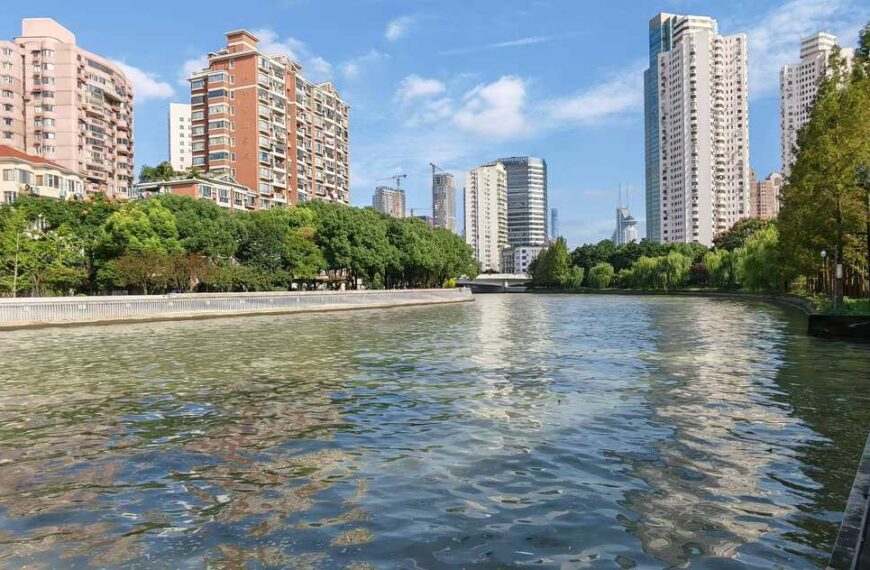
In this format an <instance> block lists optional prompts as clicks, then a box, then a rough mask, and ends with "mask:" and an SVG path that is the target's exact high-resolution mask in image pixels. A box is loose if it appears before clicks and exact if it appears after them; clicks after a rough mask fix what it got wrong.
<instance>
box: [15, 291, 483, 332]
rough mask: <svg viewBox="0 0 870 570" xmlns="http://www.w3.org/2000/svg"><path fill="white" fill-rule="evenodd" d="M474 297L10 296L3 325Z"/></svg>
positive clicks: (388, 293) (368, 293) (446, 294)
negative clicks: (13, 297)
mask: <svg viewBox="0 0 870 570" xmlns="http://www.w3.org/2000/svg"><path fill="white" fill-rule="evenodd" d="M469 300H471V291H470V290H469V289H394V290H377V291H302V292H281V293H190V294H170V295H125V296H112V297H38V298H16V299H11V298H5V299H0V328H15V327H22V326H37V325H51V324H72V323H94V322H105V321H123V320H137V319H142V320H147V319H156V320H158V319H173V318H190V317H199V316H220V315H233V314H257V313H269V312H295V311H316V310H334V309H352V308H366V307H388V306H401V305H416V304H430V303H451V302H458V301H469Z"/></svg>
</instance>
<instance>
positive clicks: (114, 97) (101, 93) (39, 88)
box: [0, 18, 134, 198]
mask: <svg viewBox="0 0 870 570" xmlns="http://www.w3.org/2000/svg"><path fill="white" fill-rule="evenodd" d="M0 144H3V145H8V146H10V147H12V148H14V149H18V150H20V151H22V152H25V153H27V154H30V155H35V156H39V157H43V158H45V159H48V160H51V161H52V162H55V163H57V164H59V165H61V166H63V167H65V168H68V169H70V170H72V171H74V172H77V173H78V174H79V175H80V176H81V177H82V179H83V180H84V183H85V190H86V192H87V193H91V194H92V193H97V192H102V193H104V194H107V195H108V196H110V197H118V198H126V197H128V196H129V195H130V191H131V187H132V184H133V179H134V173H133V89H132V85H131V83H130V82H129V81H128V80H127V78H126V76H125V75H124V73H123V71H121V69H120V68H119V67H118V66H117V65H115V64H113V63H112V62H111V61H109V60H107V59H105V58H103V57H100V56H98V55H96V54H93V53H91V52H89V51H86V50H84V49H82V48H80V47H78V46H77V45H76V38H75V35H74V34H73V33H72V32H70V31H69V30H67V29H66V28H64V27H63V26H61V25H60V24H58V23H57V22H55V21H54V20H52V19H51V18H25V19H24V20H22V22H21V35H20V36H18V37H16V38H14V39H13V40H12V41H4V40H0Z"/></svg>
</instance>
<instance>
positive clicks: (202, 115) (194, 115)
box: [190, 111, 205, 121]
mask: <svg viewBox="0 0 870 570" xmlns="http://www.w3.org/2000/svg"><path fill="white" fill-rule="evenodd" d="M190 118H191V120H193V121H197V120H199V119H204V118H205V111H194V112H193V113H191V114H190Z"/></svg>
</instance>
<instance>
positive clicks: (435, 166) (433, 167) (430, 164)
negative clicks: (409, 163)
mask: <svg viewBox="0 0 870 570" xmlns="http://www.w3.org/2000/svg"><path fill="white" fill-rule="evenodd" d="M429 166H431V167H432V176H435V173H436V172H437V171H439V170H440V171H441V172H447V171H446V170H444V169H443V168H441V167H440V166H437V165H435V164H432V163H431V162H430V163H429Z"/></svg>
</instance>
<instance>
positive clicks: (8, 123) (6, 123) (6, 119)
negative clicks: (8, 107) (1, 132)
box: [3, 117, 13, 127]
mask: <svg viewBox="0 0 870 570" xmlns="http://www.w3.org/2000/svg"><path fill="white" fill-rule="evenodd" d="M12 122H13V121H12V119H10V118H8V117H7V118H4V119H3V124H4V125H6V126H7V127H11V126H12Z"/></svg>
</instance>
